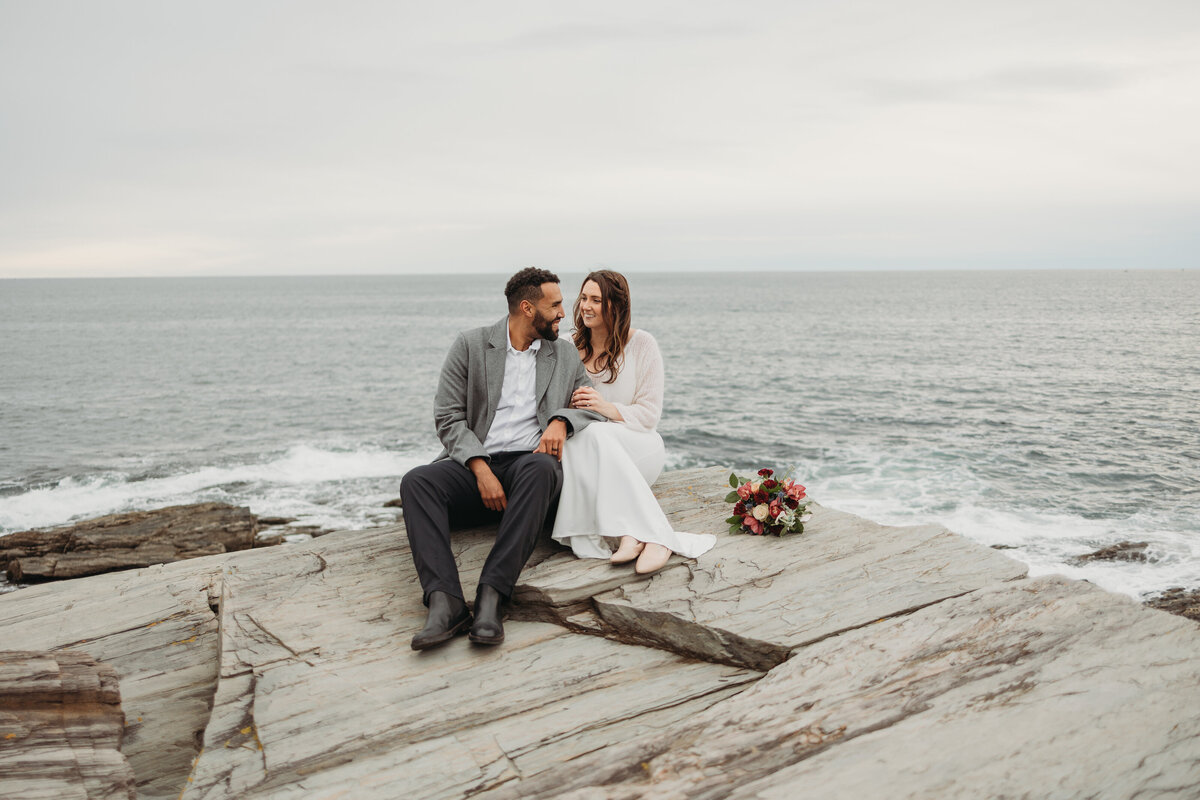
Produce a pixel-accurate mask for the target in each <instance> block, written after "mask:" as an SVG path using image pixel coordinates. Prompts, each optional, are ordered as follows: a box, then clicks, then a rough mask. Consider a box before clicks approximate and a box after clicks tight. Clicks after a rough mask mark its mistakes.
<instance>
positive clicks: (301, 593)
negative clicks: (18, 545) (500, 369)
mask: <svg viewBox="0 0 1200 800" xmlns="http://www.w3.org/2000/svg"><path fill="white" fill-rule="evenodd" d="M727 474H728V472H727V471H726V470H720V469H712V470H689V471H683V472H676V473H669V474H668V475H665V476H664V477H663V479H662V480H661V481H660V482H659V484H657V485H656V492H657V493H658V495H659V497H660V502H661V503H662V504H663V507H664V508H665V509H666V510H667V511H668V513H669V514H670V515H671V517H672V518H673V521H674V523H675V526H676V527H677V528H679V529H682V530H692V531H712V532H715V533H717V534H718V546H717V547H716V548H715V549H714V550H713V551H711V552H709V553H707V554H706V555H705V556H704V557H702V558H701V559H699V560H698V561H685V560H682V559H674V560H673V561H672V563H671V564H669V565H668V566H667V568H666V569H664V570H663V571H662V572H660V573H658V574H657V575H654V576H650V577H641V576H636V575H634V574H633V572H632V569H630V568H628V567H625V568H614V567H612V566H610V565H608V564H607V563H604V562H598V561H596V562H589V561H578V560H576V559H575V558H574V557H573V556H572V555H570V554H569V553H568V552H565V551H563V550H561V549H560V548H558V547H557V546H556V545H553V544H551V543H549V542H544V543H543V544H542V545H540V546H539V548H538V550H537V551H536V553H535V554H534V557H533V559H532V561H531V563H530V566H529V567H528V568H527V569H526V571H525V572H524V573H523V575H522V582H521V585H520V586H519V587H518V589H517V593H516V598H515V599H516V603H515V604H514V606H513V608H512V617H511V619H510V621H509V622H508V623H507V624H506V630H507V633H508V639H507V641H506V642H505V643H504V644H503V645H502V646H500V647H497V648H481V647H475V646H472V645H470V644H469V643H468V642H467V641H466V640H465V638H460V639H457V640H454V641H452V642H449V643H447V644H446V645H444V646H443V647H440V648H437V649H435V650H432V651H426V652H421V653H416V652H413V651H412V650H411V649H410V648H409V646H408V643H409V639H410V638H411V637H412V635H413V634H414V633H415V632H416V631H417V630H418V629H419V628H420V627H421V625H422V622H423V620H424V608H423V607H422V606H421V603H420V591H419V588H418V585H417V582H416V577H415V574H414V572H413V568H412V564H411V559H410V555H409V553H408V548H407V541H406V537H405V535H404V530H403V526H395V527H390V528H381V529H377V530H371V531H360V532H341V533H335V534H331V535H329V536H325V537H322V538H320V539H316V540H312V541H308V542H304V543H301V544H295V545H289V546H286V547H280V548H268V549H258V550H251V551H248V552H244V553H233V554H226V555H221V556H214V557H211V558H201V559H195V560H191V561H185V562H180V563H175V564H168V565H165V566H160V567H152V568H150V569H145V570H138V571H136V572H122V573H114V574H111V575H102V576H97V577H93V578H86V579H82V580H78V581H71V582H68V583H63V584H57V585H53V586H51V585H45V586H37V587H33V588H29V589H24V590H22V591H20V592H16V593H13V594H9V595H5V596H3V597H0V633H2V634H3V635H4V637H5V641H19V642H21V643H22V646H28V647H36V648H43V649H47V650H54V651H57V650H59V649H61V648H68V647H69V648H72V649H77V650H84V651H85V652H88V653H89V654H91V655H93V656H94V657H96V658H97V659H99V660H102V661H105V662H107V663H110V664H112V666H113V667H114V668H115V669H116V670H117V673H118V674H119V675H120V676H121V683H122V691H123V694H124V696H125V708H126V713H127V715H129V717H130V718H131V720H134V719H136V723H134V724H131V726H130V730H129V732H128V736H127V740H126V747H125V752H126V754H127V755H128V757H129V761H130V764H131V765H132V767H133V769H134V772H135V774H136V776H137V783H138V790H139V796H141V797H143V798H150V797H172V798H173V797H179V796H181V792H182V797H184V798H193V799H194V798H235V797H236V798H268V797H269V798H326V797H328V798H333V797H355V798H392V797H397V796H414V797H432V798H467V797H513V798H515V797H545V798H549V797H575V798H580V799H581V800H582V798H634V797H649V796H652V797H656V798H657V797H668V798H670V797H678V798H684V797H689V798H690V797H713V798H715V797H764V798H765V797H779V798H783V797H788V798H790V797H795V796H799V795H801V794H810V795H815V796H826V797H834V796H878V795H879V794H880V787H883V786H886V787H887V794H888V796H895V797H964V798H966V797H1001V796H1007V797H1025V796H1028V797H1038V796H1055V797H1101V798H1103V797H1114V798H1115V797H1131V796H1135V795H1137V796H1142V797H1156V796H1161V797H1168V796H1176V797H1178V796H1187V793H1188V792H1189V791H1190V792H1192V793H1193V794H1194V793H1196V792H1197V791H1200V735H1198V734H1200V723H1197V721H1196V715H1195V714H1194V713H1193V709H1194V708H1196V707H1200V627H1197V626H1196V625H1195V623H1192V622H1190V621H1188V620H1184V619H1180V618H1177V617H1172V616H1170V615H1167V614H1162V613H1160V612H1157V611H1154V610H1151V609H1146V608H1143V607H1141V606H1138V605H1136V604H1135V603H1133V602H1132V601H1130V600H1129V599H1127V598H1124V597H1120V596H1116V595H1111V594H1108V593H1106V592H1103V591H1100V590H1098V589H1096V588H1095V587H1092V586H1090V585H1088V584H1085V583H1081V582H1075V581H1068V580H1066V579H1062V578H1057V577H1048V578H1040V579H1037V580H1029V579H1026V578H1025V577H1024V568H1023V567H1021V566H1020V565H1019V564H1017V563H1016V562H1013V561H1011V560H1009V559H1008V558H1006V557H1005V556H1003V555H1002V554H1001V553H998V552H996V551H994V550H991V549H989V548H986V547H981V546H978V545H973V544H971V543H970V542H968V541H967V540H965V539H962V538H960V537H958V536H955V535H954V534H952V533H950V532H948V531H946V530H944V529H942V528H938V527H932V526H919V527H911V528H889V527H883V526H880V525H876V524H874V523H871V522H869V521H867V520H863V519H859V518H857V517H853V516H851V515H848V514H844V513H841V512H837V511H833V510H830V509H825V508H819V507H817V508H814V516H813V519H812V521H811V522H810V523H809V524H808V526H807V532H806V533H805V534H803V535H802V536H794V537H790V538H783V539H775V538H770V537H749V536H734V535H729V534H726V533H724V532H723V530H724V526H723V525H722V520H723V519H724V518H725V516H727V514H726V513H725V512H726V509H727V507H726V506H724V504H723V503H722V502H721V498H723V496H724V495H725V493H726V492H727V487H725V485H724V477H725V475H727ZM489 545H490V536H489V532H487V531H466V532H462V533H460V534H457V535H456V537H455V546H456V555H457V558H458V560H459V563H460V565H461V569H462V574H463V578H464V589H465V590H466V592H467V594H468V596H471V595H472V594H473V591H474V585H473V582H474V578H475V576H476V575H477V574H478V571H479V568H480V567H481V565H482V561H483V558H484V556H485V555H486V553H487V549H488V547H489ZM135 715H136V716H135ZM5 789H6V787H5V786H4V785H3V778H0V795H4V796H7V793H6V791H5Z"/></svg>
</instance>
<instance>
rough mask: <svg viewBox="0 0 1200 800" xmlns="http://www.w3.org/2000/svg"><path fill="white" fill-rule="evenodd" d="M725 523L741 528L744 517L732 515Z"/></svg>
mask: <svg viewBox="0 0 1200 800" xmlns="http://www.w3.org/2000/svg"><path fill="white" fill-rule="evenodd" d="M725 524H726V525H733V526H735V527H738V528H740V527H742V518H741V517H738V516H733V517H730V518H729V519H727V520H725Z"/></svg>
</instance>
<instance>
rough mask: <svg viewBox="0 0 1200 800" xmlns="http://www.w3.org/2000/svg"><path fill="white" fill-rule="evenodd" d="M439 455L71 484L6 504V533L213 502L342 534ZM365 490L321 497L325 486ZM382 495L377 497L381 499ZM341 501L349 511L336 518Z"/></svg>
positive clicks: (338, 453)
mask: <svg viewBox="0 0 1200 800" xmlns="http://www.w3.org/2000/svg"><path fill="white" fill-rule="evenodd" d="M434 455H435V454H434V453H432V452H424V451H422V452H419V453H418V452H396V451H390V450H385V449H382V448H377V447H364V448H356V449H348V450H332V449H326V448H322V447H318V446H315V445H309V444H298V445H295V446H293V447H291V448H289V449H288V450H287V451H286V452H284V453H282V454H280V455H277V456H275V457H273V458H267V459H266V460H263V461H258V462H249V463H235V464H226V465H209V466H200V467H184V468H180V469H179V470H178V471H174V472H169V473H168V474H166V475H162V476H161V477H153V478H145V479H138V478H137V477H135V476H131V475H130V474H129V473H126V472H116V471H113V472H104V473H99V474H95V475H89V476H85V477H79V478H66V479H64V480H62V481H59V482H58V483H56V484H53V485H48V486H36V487H32V488H30V489H28V490H27V491H25V492H23V493H20V494H15V495H11V496H8V497H0V533H12V532H13V531H19V530H27V529H31V528H44V527H50V526H55V525H62V524H65V523H68V522H71V521H72V520H78V519H85V518H89V517H95V516H101V515H103V514H111V513H116V512H120V511H130V510H140V509H147V508H157V507H161V506H167V505H175V504H180V503H195V502H204V501H208V500H216V501H221V502H230V503H235V504H239V505H250V507H251V509H252V510H253V511H254V512H255V513H257V514H271V515H282V516H300V517H304V518H306V519H305V520H304V521H305V522H306V523H309V524H319V525H322V526H323V527H342V526H346V525H347V523H349V524H351V525H352V524H354V523H357V522H359V521H361V520H362V519H364V517H363V515H362V514H361V513H358V512H351V513H347V511H348V510H349V509H351V508H353V507H354V506H355V505H357V501H356V500H355V498H358V497H362V496H364V495H366V496H370V495H371V494H372V493H373V492H372V489H371V484H373V483H376V482H378V481H380V480H381V479H386V483H387V484H391V485H394V487H395V488H394V490H393V492H392V496H395V494H398V492H399V483H400V481H399V479H400V476H402V475H403V474H404V473H405V472H407V471H408V470H409V469H411V468H412V467H414V466H416V465H418V464H423V463H427V462H428V461H429V460H431V459H432V458H433V456H434ZM347 482H349V483H359V484H363V485H360V486H357V487H349V486H347V487H343V488H341V489H329V488H326V489H325V490H322V489H321V488H320V487H321V485H322V484H345V483H347ZM378 491H379V490H375V492H374V493H378ZM340 501H346V502H348V503H349V505H348V506H347V509H346V510H343V511H340V512H337V513H331V512H333V511H334V509H336V508H337V507H338V506H341V505H343V503H342V502H340Z"/></svg>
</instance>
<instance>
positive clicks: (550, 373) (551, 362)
mask: <svg viewBox="0 0 1200 800" xmlns="http://www.w3.org/2000/svg"><path fill="white" fill-rule="evenodd" d="M554 350H555V348H554V343H553V342H547V341H543V342H542V346H541V349H540V350H538V354H537V379H536V383H535V384H534V401H535V402H536V404H537V405H538V406H539V407H540V406H541V404H542V397H544V396H545V394H546V389H547V388H549V386H550V379H551V378H552V377H554V367H555V365H556V364H557V363H558V359H556V358H555V357H554Z"/></svg>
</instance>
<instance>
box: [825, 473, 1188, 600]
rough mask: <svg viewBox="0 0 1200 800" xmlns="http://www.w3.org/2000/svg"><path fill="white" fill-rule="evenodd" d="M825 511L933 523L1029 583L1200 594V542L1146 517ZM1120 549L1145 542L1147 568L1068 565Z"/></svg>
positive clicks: (833, 503)
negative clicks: (1042, 579) (1052, 577)
mask: <svg viewBox="0 0 1200 800" xmlns="http://www.w3.org/2000/svg"><path fill="white" fill-rule="evenodd" d="M817 499H818V500H819V501H820V502H821V503H823V504H824V505H828V506H830V507H833V508H837V509H840V510H842V511H848V512H850V513H852V514H857V515H859V516H862V517H866V518H868V519H871V520H874V521H876V522H879V523H882V524H885V525H918V524H926V523H936V524H939V525H942V526H944V527H946V528H948V529H950V530H952V531H954V532H955V533H958V534H961V535H963V536H966V537H967V538H969V539H972V540H973V541H976V542H979V543H980V544H984V545H988V546H989V547H997V548H999V549H1002V550H1003V551H1004V553H1005V554H1006V555H1008V556H1011V557H1012V558H1015V559H1017V560H1018V561H1021V562H1022V563H1024V564H1025V565H1026V566H1028V567H1029V574H1030V576H1038V575H1049V574H1058V575H1065V576H1067V577H1069V578H1076V579H1080V580H1086V581H1090V582H1091V583H1094V584H1096V585H1097V586H1100V587H1101V588H1104V589H1107V590H1109V591H1112V592H1118V593H1121V594H1126V595H1129V596H1130V597H1134V598H1139V599H1140V598H1143V597H1145V596H1147V595H1149V594H1153V593H1157V592H1159V591H1162V590H1163V589H1164V588H1168V587H1171V586H1184V587H1195V586H1200V541H1197V540H1196V538H1195V537H1194V536H1189V535H1188V534H1186V533H1185V532H1183V531H1180V530H1178V529H1177V528H1178V526H1177V525H1175V524H1174V523H1173V522H1172V521H1171V520H1164V519H1162V518H1161V517H1159V516H1157V515H1155V514H1151V513H1138V514H1134V515H1131V516H1130V517H1127V518H1125V519H1090V518H1086V517H1082V516H1077V515H1072V514H1061V513H1053V512H1046V511H1034V510H1031V509H1023V508H1014V509H997V508H992V507H988V506H987V505H985V504H983V503H981V502H980V501H979V500H978V499H960V500H958V501H957V502H955V503H953V504H952V505H950V506H948V507H947V505H946V504H936V505H935V504H930V505H922V504H917V505H910V506H901V505H897V503H896V501H895V495H894V494H893V495H890V496H889V495H873V496H868V495H863V494H859V493H843V492H838V491H833V492H828V493H822V494H819V496H817ZM1123 541H1136V542H1147V543H1148V545H1149V546H1148V547H1147V549H1146V556H1147V560H1146V561H1090V562H1086V563H1084V564H1079V565H1076V564H1072V563H1071V560H1072V559H1074V558H1076V557H1078V556H1082V555H1086V554H1088V553H1092V552H1094V551H1096V550H1099V549H1100V548H1102V547H1107V546H1109V545H1113V544H1117V543H1118V542H1123Z"/></svg>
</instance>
